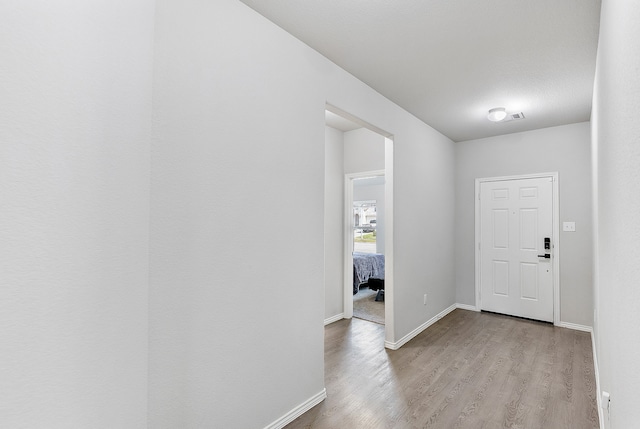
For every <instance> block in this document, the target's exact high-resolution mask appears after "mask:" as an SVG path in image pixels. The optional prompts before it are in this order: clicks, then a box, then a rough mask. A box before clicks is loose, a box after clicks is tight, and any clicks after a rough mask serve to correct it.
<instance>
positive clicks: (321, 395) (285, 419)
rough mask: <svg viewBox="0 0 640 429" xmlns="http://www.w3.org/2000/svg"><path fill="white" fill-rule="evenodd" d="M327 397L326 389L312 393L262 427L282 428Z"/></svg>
mask: <svg viewBox="0 0 640 429" xmlns="http://www.w3.org/2000/svg"><path fill="white" fill-rule="evenodd" d="M326 398H327V389H322V390H321V391H320V392H318V393H316V394H315V395H313V396H312V397H311V398H309V399H307V400H306V401H304V402H303V403H302V404H300V405H298V406H297V407H295V408H294V409H293V410H291V411H289V412H288V413H287V414H285V415H284V416H282V417H280V418H279V419H278V420H276V421H274V422H273V423H271V424H269V425H268V426H265V428H264V429H282V428H283V427H285V426H286V425H288V424H289V423H291V422H292V421H294V420H295V419H297V418H298V417H300V416H301V415H303V414H304V413H306V412H307V411H309V410H310V409H311V408H313V407H315V406H316V405H318V404H319V403H320V402H322V401H324V400H325V399H326Z"/></svg>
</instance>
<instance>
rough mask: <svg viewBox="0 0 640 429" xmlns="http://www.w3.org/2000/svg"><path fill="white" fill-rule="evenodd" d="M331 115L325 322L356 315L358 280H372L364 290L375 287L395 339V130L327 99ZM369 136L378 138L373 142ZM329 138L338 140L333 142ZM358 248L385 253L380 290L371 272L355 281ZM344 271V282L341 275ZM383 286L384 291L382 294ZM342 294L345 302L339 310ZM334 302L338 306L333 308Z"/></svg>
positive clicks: (387, 331)
mask: <svg viewBox="0 0 640 429" xmlns="http://www.w3.org/2000/svg"><path fill="white" fill-rule="evenodd" d="M325 114H326V118H327V121H326V124H327V131H326V136H327V137H326V142H325V317H326V318H325V324H327V323H332V322H333V321H337V320H340V319H342V318H345V319H350V318H352V317H354V308H353V299H354V295H357V294H354V283H358V284H357V286H359V285H361V284H364V283H367V285H366V287H365V286H363V287H362V290H363V291H364V290H365V289H367V290H368V291H369V292H371V291H373V292H375V293H373V297H372V301H374V300H375V298H376V297H378V298H379V299H380V300H379V301H377V303H378V304H379V305H380V303H381V306H382V307H383V309H382V311H381V312H380V315H381V316H380V319H381V320H380V321H379V322H378V323H384V324H385V342H389V341H391V342H392V341H393V305H392V303H393V140H392V138H391V135H390V134H389V133H387V132H385V131H383V130H381V129H379V128H377V127H375V126H373V125H371V124H369V123H366V122H364V121H362V120H360V119H358V118H356V117H354V116H352V115H350V114H348V113H346V112H344V111H342V110H340V109H338V108H336V107H334V106H331V105H328V104H327V106H326V112H325ZM369 138H372V139H375V140H376V142H378V143H375V144H373V145H369V144H368V143H367V141H368V139H369ZM329 139H333V146H332V147H330V146H329ZM338 147H339V148H338ZM336 159H337V160H338V161H336ZM338 180H339V181H340V189H338ZM361 188H362V189H364V190H365V191H373V189H374V188H377V190H378V192H380V195H374V196H371V195H364V196H360V195H359V192H360V191H361ZM354 189H355V191H354ZM338 199H339V201H338ZM354 203H356V204H355V206H354ZM338 210H339V216H338V217H336V213H338ZM337 219H340V220H339V221H338V222H339V225H336V221H337ZM338 228H339V230H338ZM336 237H339V242H340V244H339V248H338V247H337V246H336V244H337V243H336ZM354 252H356V253H359V254H367V255H374V254H380V255H382V257H383V258H384V262H383V264H384V265H383V269H382V270H379V271H378V272H377V274H376V275H377V276H378V277H379V279H378V280H380V282H379V283H378V285H377V286H376V285H374V286H373V287H374V288H375V290H373V289H371V288H369V282H368V280H369V278H370V277H371V276H368V278H366V279H365V278H364V277H367V276H364V277H362V278H360V279H359V280H358V279H357V278H356V279H357V280H356V282H354ZM337 255H341V260H339V261H338V260H337V259H336V257H337ZM338 272H339V273H340V281H337V277H336V274H337V273H338ZM365 280H366V281H365ZM375 281H376V278H375V277H374V280H373V282H375ZM382 281H383V282H384V283H383V284H382ZM373 282H372V284H373ZM380 290H384V292H381V293H378V291H380ZM383 294H384V298H382V295H383ZM338 295H339V296H338ZM363 295H364V294H362V293H361V294H360V296H363ZM336 298H337V299H339V301H340V307H339V309H338V308H337V304H336V303H337V302H338V301H337V299H336ZM332 299H333V301H332ZM382 299H384V301H382ZM374 302H375V301H374ZM331 305H334V307H333V308H329V307H330V306H331Z"/></svg>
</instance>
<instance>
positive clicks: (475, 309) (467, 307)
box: [456, 304, 480, 311]
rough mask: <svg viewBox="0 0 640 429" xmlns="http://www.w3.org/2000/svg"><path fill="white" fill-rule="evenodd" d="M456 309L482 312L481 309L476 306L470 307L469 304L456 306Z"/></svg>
mask: <svg viewBox="0 0 640 429" xmlns="http://www.w3.org/2000/svg"><path fill="white" fill-rule="evenodd" d="M456 308H459V309H461V310H469V311H480V309H479V308H478V307H476V306H475V305H469V304H456Z"/></svg>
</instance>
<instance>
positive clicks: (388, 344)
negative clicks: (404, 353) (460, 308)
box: [384, 304, 456, 350]
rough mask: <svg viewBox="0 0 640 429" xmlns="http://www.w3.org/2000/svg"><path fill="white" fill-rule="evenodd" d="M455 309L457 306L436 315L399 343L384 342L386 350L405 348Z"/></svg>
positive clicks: (454, 305)
mask: <svg viewBox="0 0 640 429" xmlns="http://www.w3.org/2000/svg"><path fill="white" fill-rule="evenodd" d="M455 309H456V304H453V305H452V306H451V307H449V308H446V309H445V310H443V311H441V312H440V313H438V314H436V315H435V316H433V317H432V318H431V319H429V320H427V321H426V322H424V323H423V324H422V325H420V326H418V327H417V328H416V329H414V330H413V331H411V332H409V333H408V334H407V335H405V336H404V337H402V338H400V339H399V340H398V341H396V342H391V341H385V342H384V346H385V347H386V348H388V349H391V350H398V349H399V348H400V347H402V346H404V345H405V344H406V343H408V342H409V341H410V340H411V339H413V338H414V337H415V336H416V335H418V334H419V333H420V332H422V331H424V330H425V329H427V328H428V327H429V326H431V325H433V324H434V323H436V322H437V321H438V320H440V319H442V318H443V317H444V316H446V315H447V314H449V313H451V312H452V311H453V310H455Z"/></svg>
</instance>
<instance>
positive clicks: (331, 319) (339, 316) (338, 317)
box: [324, 313, 344, 326]
mask: <svg viewBox="0 0 640 429" xmlns="http://www.w3.org/2000/svg"><path fill="white" fill-rule="evenodd" d="M342 319H344V313H340V314H336V315H335V316H331V317H329V318H328V319H324V326H327V325H328V324H329V323H333V322H337V321H338V320H342Z"/></svg>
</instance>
